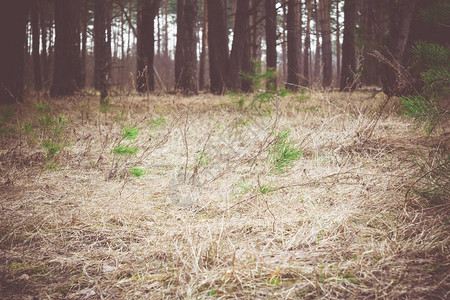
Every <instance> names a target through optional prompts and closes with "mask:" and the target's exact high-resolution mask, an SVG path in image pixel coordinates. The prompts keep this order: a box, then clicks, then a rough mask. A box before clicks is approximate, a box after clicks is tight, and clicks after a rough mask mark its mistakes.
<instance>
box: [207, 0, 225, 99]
mask: <svg viewBox="0 0 450 300" xmlns="http://www.w3.org/2000/svg"><path fill="white" fill-rule="evenodd" d="M207 3H208V32H209V33H210V34H208V51H209V52H208V54H209V75H210V89H211V92H212V93H214V94H222V93H223V92H224V91H225V89H226V87H227V84H226V80H227V72H228V71H227V69H228V63H229V59H228V27H227V24H226V20H227V18H226V16H227V13H226V6H225V4H226V1H225V0H207ZM212 33H214V34H212Z"/></svg>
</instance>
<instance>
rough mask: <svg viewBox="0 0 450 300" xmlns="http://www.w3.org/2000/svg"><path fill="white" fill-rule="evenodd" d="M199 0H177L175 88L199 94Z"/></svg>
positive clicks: (185, 92) (184, 92)
mask: <svg viewBox="0 0 450 300" xmlns="http://www.w3.org/2000/svg"><path fill="white" fill-rule="evenodd" d="M197 14H198V5H197V0H177V46H176V53H175V88H176V89H179V90H181V91H182V92H183V94H185V95H192V94H194V95H195V94H197V93H198V89H197V47H196V43H197V39H196V34H195V31H196V30H195V29H196V28H195V27H196V24H197Z"/></svg>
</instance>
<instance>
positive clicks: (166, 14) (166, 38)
mask: <svg viewBox="0 0 450 300" xmlns="http://www.w3.org/2000/svg"><path fill="white" fill-rule="evenodd" d="M164 57H166V58H167V57H169V0H165V1H164Z"/></svg>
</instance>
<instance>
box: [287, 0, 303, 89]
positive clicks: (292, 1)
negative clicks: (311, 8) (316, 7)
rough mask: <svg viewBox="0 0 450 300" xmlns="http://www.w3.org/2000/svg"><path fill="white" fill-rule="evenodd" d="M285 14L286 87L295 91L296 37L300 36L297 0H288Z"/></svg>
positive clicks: (296, 80)
mask: <svg viewBox="0 0 450 300" xmlns="http://www.w3.org/2000/svg"><path fill="white" fill-rule="evenodd" d="M287 4H288V14H287V24H286V25H287V48H288V49H287V57H288V58H287V59H288V61H287V65H288V66H287V67H288V70H287V72H288V77H287V82H286V88H288V89H290V90H293V91H296V90H297V89H298V86H299V76H298V75H299V69H298V67H299V62H298V52H299V49H298V46H299V42H298V39H299V38H300V36H299V34H298V32H297V30H298V27H299V25H298V19H299V18H298V16H299V14H300V12H299V5H298V0H288V2H287Z"/></svg>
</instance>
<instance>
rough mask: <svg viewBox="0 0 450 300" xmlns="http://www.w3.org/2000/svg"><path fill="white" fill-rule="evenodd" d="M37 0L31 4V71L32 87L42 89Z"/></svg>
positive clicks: (37, 89)
mask: <svg viewBox="0 0 450 300" xmlns="http://www.w3.org/2000/svg"><path fill="white" fill-rule="evenodd" d="M39 28H40V27H39V0H33V2H32V6H31V30H32V32H33V73H34V88H35V90H36V91H40V90H42V77H41V57H40V53H39V48H40V44H39V41H40V29H39Z"/></svg>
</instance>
